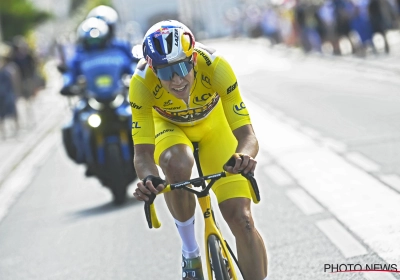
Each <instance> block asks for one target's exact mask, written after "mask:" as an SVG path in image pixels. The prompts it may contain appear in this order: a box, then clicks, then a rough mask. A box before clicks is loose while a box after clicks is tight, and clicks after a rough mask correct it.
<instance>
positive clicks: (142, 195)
mask: <svg viewBox="0 0 400 280" xmlns="http://www.w3.org/2000/svg"><path fill="white" fill-rule="evenodd" d="M165 184H166V182H165V181H164V180H163V179H161V178H160V177H156V176H153V175H149V176H147V177H146V178H144V179H143V181H139V182H138V183H137V188H136V190H135V192H134V193H133V195H134V196H135V198H136V199H137V200H140V201H149V200H151V199H154V197H155V195H156V194H158V193H159V192H160V191H162V190H163V189H164V188H165ZM152 194H154V195H152Z"/></svg>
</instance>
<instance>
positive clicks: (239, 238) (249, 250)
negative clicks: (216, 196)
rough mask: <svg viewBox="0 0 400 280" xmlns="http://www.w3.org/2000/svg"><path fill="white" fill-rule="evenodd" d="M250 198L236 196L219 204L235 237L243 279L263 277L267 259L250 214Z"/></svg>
mask: <svg viewBox="0 0 400 280" xmlns="http://www.w3.org/2000/svg"><path fill="white" fill-rule="evenodd" d="M250 206H251V199H249V198H243V197H237V198H231V199H228V200H225V201H223V202H221V203H220V204H219V207H220V209H221V213H222V215H223V217H224V219H225V221H226V222H227V223H228V225H229V227H230V229H231V231H232V233H233V235H234V236H235V239H236V248H237V254H238V261H239V265H240V268H241V270H242V272H243V274H244V275H243V276H244V279H255V280H262V279H265V277H266V276H267V272H268V260H267V253H266V249H265V245H264V242H263V239H262V237H261V235H260V233H259V232H258V231H257V229H256V227H255V225H254V220H253V217H252V214H251V207H250Z"/></svg>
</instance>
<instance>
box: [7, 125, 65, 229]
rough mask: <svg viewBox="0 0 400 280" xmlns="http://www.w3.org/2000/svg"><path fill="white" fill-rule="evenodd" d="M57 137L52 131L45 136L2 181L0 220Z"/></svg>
mask: <svg viewBox="0 0 400 280" xmlns="http://www.w3.org/2000/svg"><path fill="white" fill-rule="evenodd" d="M59 138H60V136H59V134H58V133H54V132H53V133H51V134H49V135H48V136H46V138H45V139H43V141H41V142H40V144H39V145H38V146H37V147H36V148H35V149H34V150H33V151H32V152H31V153H30V154H29V155H28V156H27V158H26V159H24V160H23V161H22V162H21V164H19V165H18V167H17V168H16V169H15V170H13V172H12V173H11V174H10V175H9V176H8V177H7V179H6V180H5V181H4V182H3V184H2V185H1V188H0V222H1V221H2V220H3V219H4V217H5V216H6V215H7V213H8V210H9V209H10V208H11V206H12V205H13V204H14V203H15V201H16V200H17V198H18V197H19V195H20V194H21V193H22V192H23V191H24V190H25V189H26V187H27V186H28V185H29V183H30V182H31V180H32V178H33V177H34V176H35V170H36V168H38V167H39V166H40V165H41V164H43V162H44V159H45V157H46V156H47V155H48V154H49V153H50V151H51V150H52V147H53V146H54V145H55V143H56V141H57V139H59Z"/></svg>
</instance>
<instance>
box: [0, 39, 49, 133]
mask: <svg viewBox="0 0 400 280" xmlns="http://www.w3.org/2000/svg"><path fill="white" fill-rule="evenodd" d="M44 83H45V80H44V78H43V77H42V75H41V73H40V67H39V62H38V60H37V58H36V57H35V55H34V52H33V50H32V49H31V48H30V47H29V45H28V44H27V42H26V40H25V38H23V37H22V36H16V37H14V38H13V40H12V41H11V42H7V43H5V42H0V135H1V138H2V139H5V138H6V137H7V131H6V129H5V121H6V119H12V120H13V122H14V134H16V133H17V132H18V130H19V128H20V120H19V117H18V116H19V114H18V110H17V108H18V106H17V100H18V99H20V98H21V99H23V100H24V103H25V104H26V105H27V106H26V107H25V108H24V109H26V110H28V111H29V110H30V109H31V108H30V103H31V101H32V99H33V98H34V97H35V95H36V93H37V92H38V91H39V90H40V89H42V88H43V87H44Z"/></svg>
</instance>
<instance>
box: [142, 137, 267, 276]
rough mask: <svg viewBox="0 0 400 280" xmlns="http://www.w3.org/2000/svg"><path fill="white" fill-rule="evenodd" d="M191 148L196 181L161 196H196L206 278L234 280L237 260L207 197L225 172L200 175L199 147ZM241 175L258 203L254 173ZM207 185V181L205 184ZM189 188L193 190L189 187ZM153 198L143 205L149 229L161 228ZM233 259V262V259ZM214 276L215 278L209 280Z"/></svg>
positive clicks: (171, 186) (170, 188) (171, 187)
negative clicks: (176, 192) (174, 193)
mask: <svg viewBox="0 0 400 280" xmlns="http://www.w3.org/2000/svg"><path fill="white" fill-rule="evenodd" d="M193 146H194V158H195V161H196V166H197V170H198V173H199V177H198V178H194V179H190V180H187V181H183V182H178V183H174V184H169V185H167V186H166V187H165V188H164V189H163V190H162V191H161V192H160V193H158V194H162V193H166V192H169V191H173V190H177V189H183V190H186V191H189V192H191V193H194V194H195V195H196V196H197V200H198V202H199V205H200V208H201V210H202V213H203V217H204V238H205V243H204V244H205V251H206V258H207V262H206V263H207V272H208V279H210V280H211V279H215V280H229V279H233V280H237V279H238V278H237V274H236V271H235V269H234V266H233V264H234V263H233V260H234V261H235V263H236V265H237V267H238V268H239V271H240V267H239V264H238V261H237V258H236V256H235V254H234V253H233V251H232V249H231V248H230V246H229V244H228V242H227V241H226V240H225V239H224V238H223V236H222V233H221V231H220V230H219V228H218V225H217V223H216V220H215V216H214V212H213V210H212V205H211V197H210V193H209V191H210V189H211V187H212V186H213V184H214V183H215V182H216V181H217V180H219V179H221V178H222V177H226V172H225V171H222V172H220V173H215V174H211V175H206V176H203V174H202V171H201V168H200V164H199V157H198V150H199V148H198V144H197V143H193ZM227 165H229V166H233V165H234V159H232V158H231V159H230V160H229V161H228V163H227ZM241 174H242V176H244V177H246V178H247V179H248V180H249V181H250V183H251V186H252V188H251V193H252V198H253V201H254V202H255V203H258V202H259V201H260V193H259V190H258V186H257V182H256V180H255V178H254V175H253V174H250V173H248V174H244V173H241ZM208 180H209V182H208V184H206V181H208ZM190 185H192V186H193V188H191V187H189V186H190ZM200 187H201V190H196V189H195V188H200ZM155 197H156V195H155V194H153V195H152V196H151V197H150V199H149V200H148V201H146V202H145V206H144V210H145V214H146V219H147V223H148V226H149V228H153V227H154V228H159V227H160V226H161V223H160V221H159V220H158V217H157V213H156V210H155V207H154V203H153V202H154V199H155ZM232 259H233V260H232ZM240 274H241V275H242V276H243V273H242V272H241V271H240ZM213 275H214V278H213V277H212V276H213Z"/></svg>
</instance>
